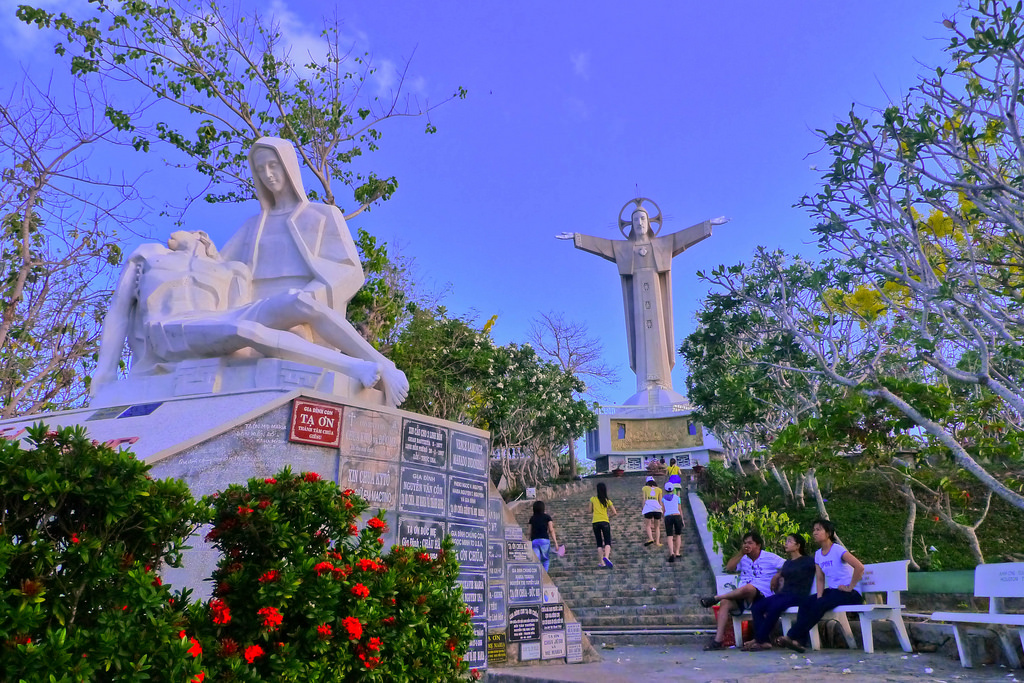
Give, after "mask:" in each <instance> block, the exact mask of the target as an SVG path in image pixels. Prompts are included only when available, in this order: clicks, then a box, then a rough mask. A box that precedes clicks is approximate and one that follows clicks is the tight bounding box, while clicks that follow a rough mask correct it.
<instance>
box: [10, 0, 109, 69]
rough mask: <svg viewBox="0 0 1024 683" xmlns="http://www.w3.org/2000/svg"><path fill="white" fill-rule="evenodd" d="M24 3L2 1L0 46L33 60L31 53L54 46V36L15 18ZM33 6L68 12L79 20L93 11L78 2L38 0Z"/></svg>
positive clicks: (21, 0)
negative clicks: (46, 46) (48, 45)
mask: <svg viewBox="0 0 1024 683" xmlns="http://www.w3.org/2000/svg"><path fill="white" fill-rule="evenodd" d="M24 3H25V0H0V17H3V19H2V20H0V44H2V45H3V46H4V47H5V48H6V49H7V50H10V51H11V52H12V53H14V54H15V55H17V56H18V57H27V58H31V55H30V54H29V53H30V52H32V51H33V50H34V49H36V48H39V47H42V46H43V45H44V44H45V43H49V44H52V42H53V40H54V36H53V34H49V33H47V32H46V31H40V30H39V29H37V28H36V27H35V26H29V25H28V24H26V23H24V22H22V21H20V20H19V19H18V18H17V17H15V16H14V13H15V12H16V11H17V9H18V5H22V4H24ZM32 5H33V6H35V7H39V8H41V9H44V10H46V11H48V12H67V13H68V14H70V15H72V16H75V17H78V18H85V16H87V15H88V13H90V12H92V11H93V9H92V7H91V5H86V3H82V2H79V1H78V0H36V2H34V3H32Z"/></svg>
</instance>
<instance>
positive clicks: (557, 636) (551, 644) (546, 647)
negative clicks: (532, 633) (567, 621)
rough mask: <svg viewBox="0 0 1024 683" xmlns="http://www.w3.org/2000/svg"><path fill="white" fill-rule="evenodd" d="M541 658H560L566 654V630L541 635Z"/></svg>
mask: <svg viewBox="0 0 1024 683" xmlns="http://www.w3.org/2000/svg"><path fill="white" fill-rule="evenodd" d="M540 650H541V659H560V658H562V657H564V656H565V631H553V632H551V633H543V634H541V637H540Z"/></svg>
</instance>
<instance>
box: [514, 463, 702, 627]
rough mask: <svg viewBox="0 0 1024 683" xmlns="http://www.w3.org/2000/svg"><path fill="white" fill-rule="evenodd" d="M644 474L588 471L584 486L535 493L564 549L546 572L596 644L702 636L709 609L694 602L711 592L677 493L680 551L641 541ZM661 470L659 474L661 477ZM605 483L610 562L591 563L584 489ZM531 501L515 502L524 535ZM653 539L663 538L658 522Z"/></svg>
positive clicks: (687, 514)
mask: <svg viewBox="0 0 1024 683" xmlns="http://www.w3.org/2000/svg"><path fill="white" fill-rule="evenodd" d="M645 477H646V475H644V476H624V477H611V476H609V477H593V478H588V479H587V480H586V482H587V483H588V485H587V486H585V487H582V489H581V488H580V487H578V486H577V487H574V488H575V490H573V489H561V490H560V489H556V490H554V491H553V492H552V497H550V498H547V499H543V500H544V502H545V505H546V508H547V513H548V514H549V515H551V517H552V519H553V520H554V522H555V531H556V533H557V534H558V540H559V542H560V543H562V544H564V545H565V550H566V552H565V557H562V558H559V557H552V560H551V569H550V571H549V572H548V575H549V576H550V577H551V579H552V581H554V582H555V584H556V585H557V586H558V589H559V592H560V593H561V595H562V600H563V601H564V602H565V603H566V604H567V605H569V607H570V608H572V610H573V612H574V613H575V615H576V617H577V618H578V619H579V620H580V623H581V624H583V630H584V631H586V632H587V633H588V634H590V637H591V641H592V642H593V643H594V645H595V646H596V647H600V646H601V644H602V643H608V644H613V643H614V644H646V645H657V644H672V643H682V642H691V641H692V640H693V639H694V638H697V637H700V638H701V639H703V638H704V637H705V634H706V633H707V632H708V630H709V629H712V630H713V628H714V626H713V624H714V622H713V618H712V616H711V611H710V610H707V609H704V608H702V607H701V606H700V603H699V600H700V598H701V597H702V596H705V595H711V594H712V593H714V585H715V583H714V576H713V575H712V573H711V570H710V568H709V567H708V563H707V560H706V559H705V557H704V552H703V550H702V549H701V547H700V540H699V537H698V536H697V533H696V531H695V530H694V523H693V515H692V514H691V513H690V508H689V505H688V504H686V497H685V494H684V496H683V504H684V512H683V514H684V518H685V519H686V527H685V528H684V530H683V549H682V553H683V556H682V557H681V558H679V559H677V560H676V561H675V562H672V563H669V562H668V561H667V558H668V549H667V547H666V546H663V547H660V548H659V547H657V546H653V545H652V546H644V541H646V540H647V537H646V534H645V533H644V531H643V517H642V516H641V514H640V508H641V500H640V499H641V488H642V487H643V485H644V480H645ZM661 479H663V478H662V477H659V483H661ZM599 481H603V482H605V484H606V485H607V486H608V497H609V498H611V500H612V502H614V503H615V507H616V510H618V515H616V516H615V517H612V518H611V526H612V561H613V562H614V563H615V568H614V569H608V568H604V567H599V566H598V564H597V550H596V544H595V542H594V534H593V531H592V530H591V525H590V515H589V513H588V512H587V509H588V505H587V504H588V502H589V501H590V497H591V496H593V495H595V493H596V485H597V482H599ZM531 514H532V502H529V501H523V502H520V503H519V504H518V505H517V506H516V507H515V515H516V519H517V521H518V522H519V524H520V526H522V527H523V531H524V538H529V525H528V521H529V519H530V515H531ZM661 542H662V543H663V544H664V543H665V534H664V527H663V528H662V535H661Z"/></svg>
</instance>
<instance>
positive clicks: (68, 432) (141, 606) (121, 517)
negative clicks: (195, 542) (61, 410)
mask: <svg viewBox="0 0 1024 683" xmlns="http://www.w3.org/2000/svg"><path fill="white" fill-rule="evenodd" d="M27 442H28V443H27V444H26V445H27V446H28V448H25V449H24V450H23V449H22V447H21V445H20V444H18V443H17V442H13V441H6V440H4V439H0V511H2V513H3V515H2V522H0V679H2V680H5V681H8V680H10V681H49V680H54V681H76V682H77V681H138V680H146V681H151V682H154V683H162V682H166V683H182V682H183V681H202V680H203V673H202V671H201V668H200V667H201V663H202V662H201V660H202V646H201V644H200V643H199V641H197V640H196V639H195V637H194V634H193V632H192V630H191V628H190V627H189V626H187V624H186V613H185V607H186V604H185V601H184V599H183V597H182V596H181V595H177V594H174V593H171V591H170V589H169V587H168V586H166V585H164V584H163V582H162V581H161V580H160V577H159V576H157V574H156V570H157V569H158V568H159V567H160V566H161V565H162V564H171V565H174V564H176V563H177V561H178V559H179V553H180V550H181V548H182V546H183V545H184V543H185V539H186V538H187V537H188V536H189V535H190V534H191V533H192V531H193V530H194V529H195V528H196V526H197V524H198V523H200V522H201V521H203V519H205V511H204V509H203V508H200V507H198V506H197V505H196V504H195V501H194V500H193V499H192V496H191V494H190V493H189V491H188V487H186V486H185V484H184V483H182V482H180V481H176V480H165V481H154V480H151V479H150V478H149V476H148V475H147V472H148V470H149V467H148V466H147V465H146V464H145V463H143V462H141V461H140V460H137V459H136V458H135V457H134V456H133V455H131V454H130V453H128V452H123V451H114V450H111V449H110V448H108V447H106V446H102V445H98V444H96V443H94V442H92V441H91V440H90V439H89V438H87V437H86V435H85V430H84V429H82V428H80V427H79V428H74V429H71V428H68V429H60V430H57V431H53V432H49V431H47V429H46V427H45V426H43V425H36V426H34V427H32V428H30V429H29V430H28V438H27ZM51 675H52V676H53V678H51Z"/></svg>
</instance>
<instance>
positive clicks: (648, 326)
mask: <svg viewBox="0 0 1024 683" xmlns="http://www.w3.org/2000/svg"><path fill="white" fill-rule="evenodd" d="M645 202H647V203H650V204H651V205H653V206H654V208H655V209H657V208H658V207H657V204H655V203H654V202H653V201H651V200H650V199H646V198H639V199H633V200H631V201H629V202H627V203H626V205H625V206H624V207H623V208H622V211H620V212H619V230H620V231H622V233H623V235H624V236H625V238H626V239H624V240H610V239H605V238H603V237H594V236H592V235H583V234H581V233H578V232H577V233H562V234H561V235H558V236H557V237H558V238H559V239H565V240H568V239H571V240H572V241H573V244H574V245H575V247H576V248H577V249H581V250H583V251H587V252H590V253H591V254H596V255H598V256H600V257H602V258H604V259H607V260H609V261H612V262H614V263H615V265H616V266H618V269H619V276H620V277H621V278H622V305H623V309H624V311H625V314H626V343H627V346H628V347H629V367H630V368H631V369H632V370H633V372H634V373H636V390H637V393H636V394H635V395H634V396H633V397H631V398H630V399H629V400H628V401H627V402H626V403H627V404H638V403H643V404H646V403H677V402H682V401H683V400H684V399H683V397H682V396H681V395H679V394H677V393H676V392H674V391H673V390H672V368H673V367H674V366H675V337H674V326H673V321H672V259H673V257H675V256H677V255H678V254H681V253H682V252H683V251H685V250H687V249H689V248H690V247H692V246H693V245H695V244H697V243H698V242H701V241H703V240H705V239H707V238H708V237H710V236H711V228H712V226H714V225H721V224H723V223H725V222H726V219H725V218H714V219H711V220H707V221H704V222H702V223H698V224H696V225H694V226H691V227H689V228H686V229H685V230H680V231H678V232H674V233H672V234H671V235H664V236H659V235H658V232H659V231H660V229H661V222H662V217H661V211H660V210H658V211H657V214H656V215H655V216H654V217H653V218H651V216H650V214H649V213H648V211H647V209H646V208H645V207H644V203H645ZM631 204H632V205H634V206H635V208H634V209H633V211H632V214H631V215H630V219H629V220H628V221H627V220H625V219H623V213H624V212H625V211H626V209H627V208H629V206H630V205H631ZM652 223H654V224H657V225H658V231H655V230H653V229H652V228H651V224H652ZM627 226H629V232H628V233H626V232H625V230H624V228H626V227H627ZM659 389H660V390H661V391H658V390H659Z"/></svg>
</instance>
